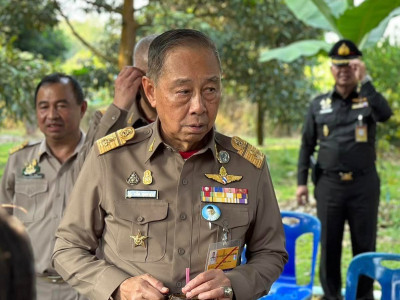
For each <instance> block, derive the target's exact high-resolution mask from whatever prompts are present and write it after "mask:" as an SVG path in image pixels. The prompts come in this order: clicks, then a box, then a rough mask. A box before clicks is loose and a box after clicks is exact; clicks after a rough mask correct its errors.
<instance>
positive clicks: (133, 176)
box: [126, 172, 140, 185]
mask: <svg viewBox="0 0 400 300" xmlns="http://www.w3.org/2000/svg"><path fill="white" fill-rule="evenodd" d="M126 182H127V183H128V184H130V185H135V184H138V183H139V182H140V178H139V175H138V174H136V172H132V174H131V175H129V177H128V179H126Z"/></svg>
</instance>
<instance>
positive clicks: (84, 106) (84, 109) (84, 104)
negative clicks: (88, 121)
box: [81, 101, 87, 119]
mask: <svg viewBox="0 0 400 300" xmlns="http://www.w3.org/2000/svg"><path fill="white" fill-rule="evenodd" d="M86 110H87V102H86V101H83V102H82V104H81V119H82V118H83V116H84V115H85V112H86Z"/></svg>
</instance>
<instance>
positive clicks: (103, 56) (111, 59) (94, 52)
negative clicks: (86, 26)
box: [56, 2, 118, 65]
mask: <svg viewBox="0 0 400 300" xmlns="http://www.w3.org/2000/svg"><path fill="white" fill-rule="evenodd" d="M56 4H57V10H58V12H59V13H60V15H61V16H62V17H63V19H64V20H65V22H66V23H67V25H68V27H69V29H71V31H72V34H73V35H74V36H75V37H76V38H77V39H78V40H79V41H80V42H81V43H82V44H83V45H85V46H86V47H87V48H88V49H89V50H90V51H92V52H93V54H94V55H96V56H98V57H100V58H101V59H103V60H105V61H107V62H109V63H112V64H115V65H117V64H118V61H117V60H116V59H113V58H112V57H109V56H106V55H104V54H103V53H101V52H100V51H98V50H97V49H96V48H95V47H94V46H92V45H90V44H89V43H88V42H87V41H86V40H85V39H84V38H83V37H82V36H81V35H80V34H79V33H78V32H77V31H76V30H75V28H74V26H73V25H72V24H71V22H70V21H69V19H68V17H67V16H66V15H65V14H64V13H63V12H62V10H61V8H60V6H59V5H58V3H57V2H56Z"/></svg>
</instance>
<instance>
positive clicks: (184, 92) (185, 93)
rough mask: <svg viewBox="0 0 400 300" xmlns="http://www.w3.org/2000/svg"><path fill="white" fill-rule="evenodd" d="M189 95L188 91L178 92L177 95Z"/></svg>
mask: <svg viewBox="0 0 400 300" xmlns="http://www.w3.org/2000/svg"><path fill="white" fill-rule="evenodd" d="M189 93H190V91H189V90H179V91H178V94H180V95H187V94H189Z"/></svg>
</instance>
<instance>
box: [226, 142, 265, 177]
mask: <svg viewBox="0 0 400 300" xmlns="http://www.w3.org/2000/svg"><path fill="white" fill-rule="evenodd" d="M231 143H232V146H233V148H235V149H236V150H237V152H238V154H239V155H240V156H243V157H244V158H245V159H247V160H248V161H249V162H251V163H252V164H253V165H255V166H256V167H257V168H258V169H260V168H261V166H262V164H263V162H264V158H265V155H264V154H263V153H262V152H261V151H260V150H258V149H257V148H256V147H254V146H252V145H250V144H249V143H247V142H246V141H244V140H242V139H241V138H240V137H237V136H234V137H233V138H232V140H231Z"/></svg>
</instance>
